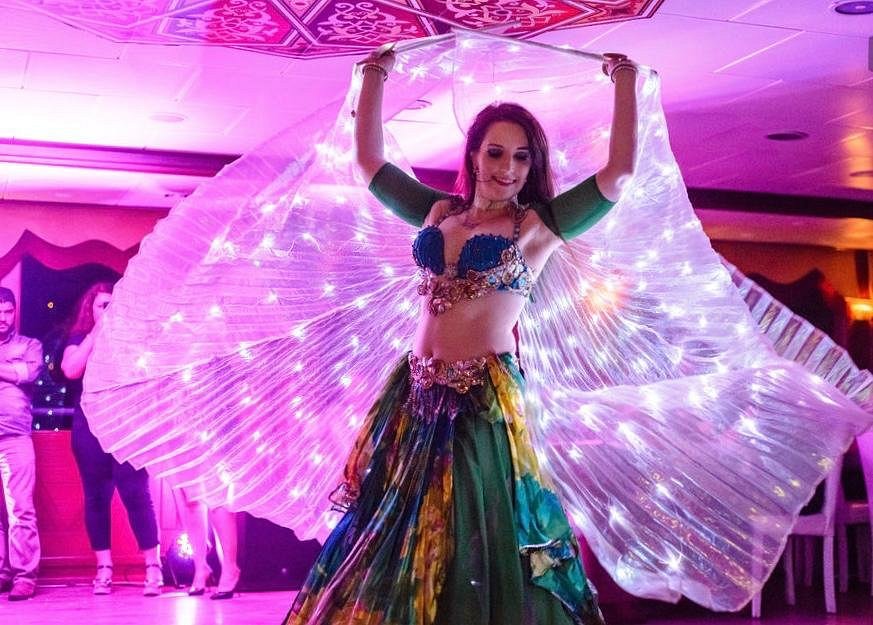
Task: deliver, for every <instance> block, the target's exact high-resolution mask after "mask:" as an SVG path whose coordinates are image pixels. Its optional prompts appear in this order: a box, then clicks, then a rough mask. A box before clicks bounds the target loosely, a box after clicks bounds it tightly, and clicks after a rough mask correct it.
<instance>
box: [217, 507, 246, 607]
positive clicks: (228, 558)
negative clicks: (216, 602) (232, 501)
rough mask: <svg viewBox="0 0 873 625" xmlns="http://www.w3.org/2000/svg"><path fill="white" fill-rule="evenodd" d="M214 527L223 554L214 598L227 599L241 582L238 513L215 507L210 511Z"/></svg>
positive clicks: (220, 552) (221, 554)
mask: <svg viewBox="0 0 873 625" xmlns="http://www.w3.org/2000/svg"><path fill="white" fill-rule="evenodd" d="M209 516H210V519H211V521H212V529H214V530H215V537H216V538H217V539H218V540H217V543H218V544H217V546H218V549H219V555H220V556H221V578H220V579H219V580H218V587H217V588H216V590H215V594H213V595H212V598H213V599H226V598H230V596H233V591H234V589H235V588H236V585H237V583H238V582H239V576H240V568H239V565H238V564H237V542H238V541H237V530H236V513H235V512H231V511H230V510H228V509H227V508H213V509H212V510H210V511H209Z"/></svg>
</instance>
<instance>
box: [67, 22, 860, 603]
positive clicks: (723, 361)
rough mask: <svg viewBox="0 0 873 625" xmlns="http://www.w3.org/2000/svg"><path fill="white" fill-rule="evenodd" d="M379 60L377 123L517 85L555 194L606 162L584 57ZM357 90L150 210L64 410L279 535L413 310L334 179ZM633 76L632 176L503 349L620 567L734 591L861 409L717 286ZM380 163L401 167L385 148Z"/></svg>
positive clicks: (340, 450)
mask: <svg viewBox="0 0 873 625" xmlns="http://www.w3.org/2000/svg"><path fill="white" fill-rule="evenodd" d="M401 47H402V46H401ZM398 57H399V58H398V61H399V62H398V66H397V68H396V71H395V73H394V74H393V75H392V78H391V80H390V81H389V82H388V83H387V89H388V91H387V93H386V104H385V110H386V117H387V118H394V119H403V118H404V115H405V109H406V107H408V105H409V104H410V103H412V102H413V101H414V100H416V99H417V98H419V97H421V96H422V95H424V94H430V95H429V97H431V98H432V99H433V100H434V101H436V100H437V99H438V98H440V97H443V95H444V94H446V93H447V92H449V91H453V95H454V97H453V106H454V111H455V115H456V117H457V119H458V122H459V125H460V126H461V127H462V128H465V127H466V126H467V124H468V123H469V121H470V120H471V119H472V116H473V115H475V113H476V112H477V111H478V110H479V109H481V108H482V107H483V106H484V105H486V104H488V103H490V102H491V101H493V100H495V99H503V100H509V101H516V102H519V103H521V104H523V105H525V106H527V107H528V108H530V109H531V110H532V111H533V112H534V114H535V115H537V117H538V118H539V119H540V120H541V121H542V122H543V125H544V126H545V128H546V131H547V134H548V135H549V137H550V139H551V141H552V147H553V151H552V160H553V164H554V168H555V170H556V172H557V173H558V176H559V178H560V181H561V183H562V186H564V187H566V186H568V185H569V184H571V183H573V182H578V181H579V180H581V179H583V178H585V177H587V176H588V175H590V174H591V173H593V172H594V171H595V170H596V169H597V168H598V167H599V166H600V165H601V164H602V163H603V162H604V161H605V158H606V149H607V144H608V127H609V126H608V121H609V116H610V103H611V98H612V95H611V89H612V86H611V84H610V83H609V81H608V80H605V79H604V77H602V76H601V75H600V74H599V64H598V63H595V62H592V61H590V60H584V59H582V58H581V57H580V56H579V55H578V54H574V53H572V52H568V51H565V50H561V49H557V48H549V47H547V46H542V45H533V44H524V43H521V42H511V41H505V40H501V39H496V38H492V37H486V36H479V35H473V34H457V35H450V36H444V37H437V38H434V39H433V40H432V41H430V42H425V43H424V45H422V44H420V43H416V44H414V45H413V46H411V47H410V46H407V49H406V51H401V52H399V54H398ZM357 88H358V85H357V84H356V83H355V82H354V81H353V85H352V88H351V90H350V92H349V95H348V96H347V97H346V99H345V101H344V102H342V103H339V102H338V103H336V104H335V105H331V106H328V107H326V108H325V109H324V110H323V111H321V112H320V113H319V114H317V115H315V116H313V117H312V118H311V119H310V120H308V121H307V122H306V123H304V124H301V125H298V126H296V127H294V128H292V129H290V130H289V131H287V132H285V133H283V134H282V135H280V136H279V137H277V138H275V139H273V140H272V141H270V142H269V143H267V144H266V145H265V146H263V147H262V148H259V149H258V150H256V151H255V152H254V153H252V154H251V155H248V156H246V157H244V158H242V159H241V160H240V161H239V162H237V163H235V164H233V165H231V166H230V167H228V168H227V169H226V170H225V171H223V172H222V173H221V174H220V175H219V176H218V177H217V178H216V179H215V180H213V181H210V182H209V183H207V184H205V185H204V186H203V187H202V188H201V189H199V190H198V191H197V192H196V193H195V194H194V195H192V196H191V197H190V198H188V199H187V200H186V201H184V202H183V203H181V204H180V205H179V206H178V207H177V208H176V209H174V210H173V211H172V213H171V214H170V216H169V217H167V219H165V220H164V221H162V222H161V223H160V224H159V225H158V227H157V228H156V230H155V232H154V233H153V234H152V235H150V236H149V237H148V238H147V239H146V240H145V241H144V242H143V244H142V247H141V250H140V253H139V254H138V255H137V257H136V258H134V259H133V260H132V261H131V263H130V266H129V268H128V271H127V272H126V273H125V276H124V278H123V279H122V281H121V282H120V283H119V284H118V286H117V287H116V292H115V295H114V299H113V303H112V306H111V307H110V308H109V310H108V312H107V315H106V317H105V323H104V325H103V328H102V330H101V333H100V334H99V337H98V342H97V347H96V349H95V352H94V354H93V355H92V359H91V361H90V362H89V365H88V371H87V374H86V379H85V388H86V392H85V395H84V397H83V405H84V408H85V411H86V414H87V416H88V419H89V423H90V424H91V427H92V429H93V431H94V433H95V434H96V435H97V437H98V438H99V439H100V441H101V443H102V444H103V445H104V447H105V448H106V449H107V450H109V451H111V452H113V453H114V454H115V455H116V456H117V457H118V458H119V459H121V460H130V461H131V462H133V463H134V464H136V465H137V466H147V467H148V468H149V469H150V470H151V471H152V472H153V473H155V474H157V475H160V476H163V477H165V478H167V479H168V480H169V481H170V483H172V484H174V485H180V486H187V487H189V488H191V489H192V492H193V493H195V494H196V496H198V497H200V498H202V499H203V500H204V501H205V502H206V503H207V504H208V505H210V506H217V505H225V506H229V507H230V508H232V509H238V510H248V511H250V512H252V513H253V514H256V515H259V516H263V517H266V518H269V519H271V520H273V521H275V522H277V523H280V524H282V525H285V526H287V527H290V528H292V529H294V530H295V531H296V532H297V533H298V534H299V535H301V536H304V537H310V536H315V537H318V538H324V537H325V536H326V534H327V532H328V531H329V529H330V527H331V526H332V524H333V523H334V522H335V521H336V516H335V514H334V513H331V511H330V507H331V503H330V501H329V499H328V495H329V494H330V492H331V491H332V490H333V489H334V488H335V487H336V486H337V484H338V483H339V482H340V481H341V472H342V467H343V463H344V460H345V457H346V454H347V453H348V451H349V449H350V447H351V445H352V443H353V441H354V436H355V432H356V429H357V427H358V425H359V424H360V423H361V422H362V420H363V419H364V418H365V416H366V414H367V411H368V408H369V406H370V404H371V402H372V401H373V399H374V398H375V397H376V395H377V394H378V391H379V389H380V386H381V384H382V383H383V380H384V379H385V377H386V375H387V373H388V371H389V370H390V369H391V367H392V366H393V365H394V363H395V362H396V361H397V359H398V358H399V357H400V356H401V355H402V354H403V352H404V351H406V350H407V349H408V348H409V338H410V337H411V335H412V332H413V329H414V324H415V319H416V317H417V315H418V314H419V301H418V299H419V298H418V297H417V296H416V294H415V281H414V265H413V264H412V261H411V258H410V246H411V241H412V236H413V234H414V232H413V230H412V229H411V228H410V227H408V226H406V225H404V224H403V223H402V222H400V221H399V220H398V219H397V218H396V217H393V216H392V215H391V214H390V213H389V212H388V211H387V210H386V209H384V208H382V207H381V206H379V205H378V204H377V203H376V202H375V200H374V199H373V198H372V197H370V196H369V194H368V193H367V191H366V190H365V189H363V188H362V185H361V184H360V181H359V180H356V178H355V173H354V172H353V169H352V165H351V155H352V152H351V140H352V136H351V130H352V121H353V120H352V117H351V111H352V110H353V108H354V102H355V97H356V93H357ZM658 92H659V84H658V78H657V76H656V75H654V74H652V73H649V72H646V73H645V74H644V75H642V76H641V77H640V78H639V80H638V99H639V102H640V109H641V114H640V124H639V136H640V138H641V142H642V148H641V154H642V156H641V160H640V166H639V168H638V172H637V173H636V176H635V178H634V181H633V184H632V188H631V189H630V190H629V191H628V192H627V193H626V194H625V197H624V198H623V199H622V201H621V202H619V203H618V205H617V206H616V207H615V208H614V209H613V211H612V212H611V213H610V214H609V215H607V217H606V218H605V219H604V220H602V221H601V222H600V223H599V224H597V225H596V226H595V227H594V228H592V230H590V231H589V232H588V233H586V234H585V235H584V236H582V237H580V238H578V239H576V240H574V241H573V242H571V243H570V244H569V245H567V246H565V247H564V248H563V249H561V250H560V251H559V252H558V253H557V254H556V256H555V257H554V258H553V259H552V260H551V261H550V264H549V266H548V267H547V268H546V270H545V272H544V274H543V276H541V278H540V281H539V284H538V286H537V287H536V289H535V291H534V301H533V302H531V303H530V304H529V305H528V307H527V309H526V312H525V314H524V317H523V319H522V321H521V324H520V334H521V356H522V366H523V367H524V369H525V371H526V374H527V377H528V380H529V387H530V397H531V401H532V404H533V408H534V410H535V412H536V414H537V416H536V418H532V419H531V422H532V424H533V426H532V427H533V428H534V429H535V430H536V432H535V434H536V439H537V442H538V444H539V448H540V450H541V452H542V454H541V458H542V462H543V463H544V468H545V469H546V470H547V471H548V472H549V473H550V474H551V475H552V476H553V478H554V481H555V483H556V485H557V487H558V488H559V489H560V491H561V494H562V495H563V497H564V500H565V503H566V506H567V509H568V512H569V514H570V516H571V517H572V519H573V520H574V521H575V522H576V523H577V524H578V526H579V527H580V529H582V531H583V533H584V534H585V537H586V538H587V539H588V541H589V542H590V544H591V546H592V548H593V549H594V551H595V553H596V554H597V556H598V558H599V559H600V561H601V563H602V564H603V565H604V566H605V567H606V569H607V570H608V571H609V572H610V573H611V574H612V575H613V577H614V578H615V579H616V580H617V581H618V583H619V584H620V585H622V586H623V587H624V588H626V589H628V590H630V591H631V592H634V593H637V594H640V595H645V596H651V597H659V598H666V599H674V600H675V599H676V598H678V597H679V595H680V594H684V595H686V596H688V597H690V598H691V599H693V600H695V601H697V602H699V603H702V604H704V605H707V606H710V607H713V608H716V609H736V608H738V607H740V606H742V605H743V604H744V603H745V602H746V601H747V600H748V599H749V597H750V596H751V595H752V594H753V593H754V592H755V591H756V590H757V589H758V588H759V587H760V584H761V583H762V580H764V579H766V577H767V575H769V572H770V571H771V570H772V567H773V565H774V564H775V562H776V560H777V559H778V556H779V553H780V552H781V549H782V547H783V546H784V540H785V535H786V533H787V531H788V530H789V528H790V526H791V524H792V522H793V519H794V518H795V516H796V514H797V512H798V510H799V508H800V507H801V505H802V504H803V503H804V502H805V501H806V500H807V499H808V498H809V497H810V495H811V493H812V488H813V487H814V485H815V484H816V483H817V482H818V481H820V480H821V478H822V477H823V475H824V474H825V473H826V472H827V470H828V467H829V466H830V465H831V461H832V459H833V458H835V457H837V456H839V455H840V454H841V453H842V452H843V451H844V450H845V448H846V446H847V445H848V444H849V442H850V440H851V438H852V436H854V434H855V433H856V432H857V431H859V430H860V429H862V428H863V427H865V426H866V425H868V424H869V422H870V416H869V415H868V414H867V413H866V412H865V411H864V410H862V408H861V407H859V404H860V405H861V406H863V408H864V409H865V410H868V411H869V410H870V408H871V405H870V395H871V383H870V379H869V375H866V376H865V375H864V374H862V373H861V372H858V371H857V369H856V368H854V366H853V365H851V362H850V360H847V358H848V357H847V356H845V354H844V352H842V351H841V350H840V349H839V348H838V347H836V346H833V345H832V344H828V343H827V342H826V340H825V339H822V338H821V337H820V336H817V337H816V336H814V335H813V334H812V333H809V332H806V333H804V332H801V331H798V330H797V328H803V327H804V326H803V325H802V323H801V322H799V321H798V320H797V318H796V317H794V316H793V315H790V313H787V312H786V311H784V310H781V309H780V307H779V305H778V304H777V303H775V302H773V301H772V299H770V300H766V298H765V297H763V295H762V294H761V292H760V290H756V289H755V287H754V285H749V284H748V283H746V282H742V277H741V276H740V277H738V278H737V280H738V282H739V283H740V287H741V290H742V293H741V291H740V290H738V289H737V288H736V287H735V286H734V284H733V283H732V282H731V277H730V274H729V272H728V270H727V269H726V268H725V266H724V265H723V264H722V263H721V262H720V259H719V258H718V257H717V255H716V254H715V253H714V252H713V251H712V249H711V247H710V245H709V241H708V240H707V239H706V237H705V235H704V234H703V232H702V230H701V227H700V224H699V222H698V221H697V219H696V218H695V217H694V214H693V211H692V210H691V207H690V205H689V203H688V199H687V196H686V193H685V188H684V185H683V183H682V179H681V175H680V173H679V170H678V168H677V167H676V163H675V160H674V159H673V156H672V154H671V152H670V148H669V143H668V139H667V132H666V125H665V121H664V117H663V113H662V111H661V109H660V103H659V94H658ZM401 147H402V146H401ZM458 150H460V146H458ZM388 155H389V158H391V160H393V161H394V162H398V161H399V162H401V164H402V157H401V156H400V149H399V148H398V147H397V146H396V145H394V144H390V145H389V153H388ZM742 295H745V297H746V300H747V302H748V306H747V305H746V303H744V300H743V297H742ZM749 307H751V308H752V309H753V311H755V316H754V317H753V316H752V315H750V313H749ZM768 311H769V312H768ZM774 315H775V316H776V317H778V319H779V321H778V322H776V323H774V322H773V318H774ZM759 325H760V327H761V329H759ZM786 328H790V329H791V331H790V334H791V336H790V337H789V338H785V337H786V334H785V333H786V332H787V330H786ZM764 332H766V336H765V334H764ZM810 337H812V338H810ZM771 341H775V342H776V343H777V348H778V349H777V350H774V349H773V347H772V346H771ZM780 341H781V343H780ZM799 343H803V345H804V346H805V347H802V348H800V347H798V345H799ZM816 346H818V347H816ZM822 346H823V347H822ZM816 349H818V351H815V350H816ZM810 350H812V351H815V355H814V356H810ZM782 356H785V357H786V358H783V357H782ZM795 361H796V362H795ZM833 384H836V386H837V387H838V388H839V390H838V388H835V387H834V386H833ZM840 391H842V392H840ZM847 395H848V397H847ZM853 400H854V401H853Z"/></svg>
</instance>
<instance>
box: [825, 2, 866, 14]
mask: <svg viewBox="0 0 873 625" xmlns="http://www.w3.org/2000/svg"><path fill="white" fill-rule="evenodd" d="M834 11H836V12H837V13H841V14H843V15H869V14H870V13H873V2H871V1H870V0H857V1H855V2H838V3H837V4H836V5H835V6H834Z"/></svg>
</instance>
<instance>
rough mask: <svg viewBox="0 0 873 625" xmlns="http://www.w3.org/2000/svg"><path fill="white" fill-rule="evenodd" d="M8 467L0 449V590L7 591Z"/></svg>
mask: <svg viewBox="0 0 873 625" xmlns="http://www.w3.org/2000/svg"><path fill="white" fill-rule="evenodd" d="M9 473H10V469H9V466H8V461H7V459H6V454H4V453H3V452H2V451H0V476H2V480H0V491H2V495H3V506H2V507H0V592H9V589H10V588H12V570H11V569H10V568H9V548H8V547H9V514H8V509H7V506H8V505H9V504H8V501H7V499H6V491H7V490H8V487H7V486H6V476H7V475H9Z"/></svg>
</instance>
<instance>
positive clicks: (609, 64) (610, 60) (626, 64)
mask: <svg viewBox="0 0 873 625" xmlns="http://www.w3.org/2000/svg"><path fill="white" fill-rule="evenodd" d="M624 68H628V69H632V70H634V71H635V72H636V71H638V67H637V64H636V63H634V62H633V61H631V60H630V59H629V58H627V56H625V55H624V54H619V53H617V52H607V53H605V54H604V55H603V73H604V74H606V75H607V76H609V77H610V79H612V81H613V82H615V73H616V72H617V71H625V69H624Z"/></svg>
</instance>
